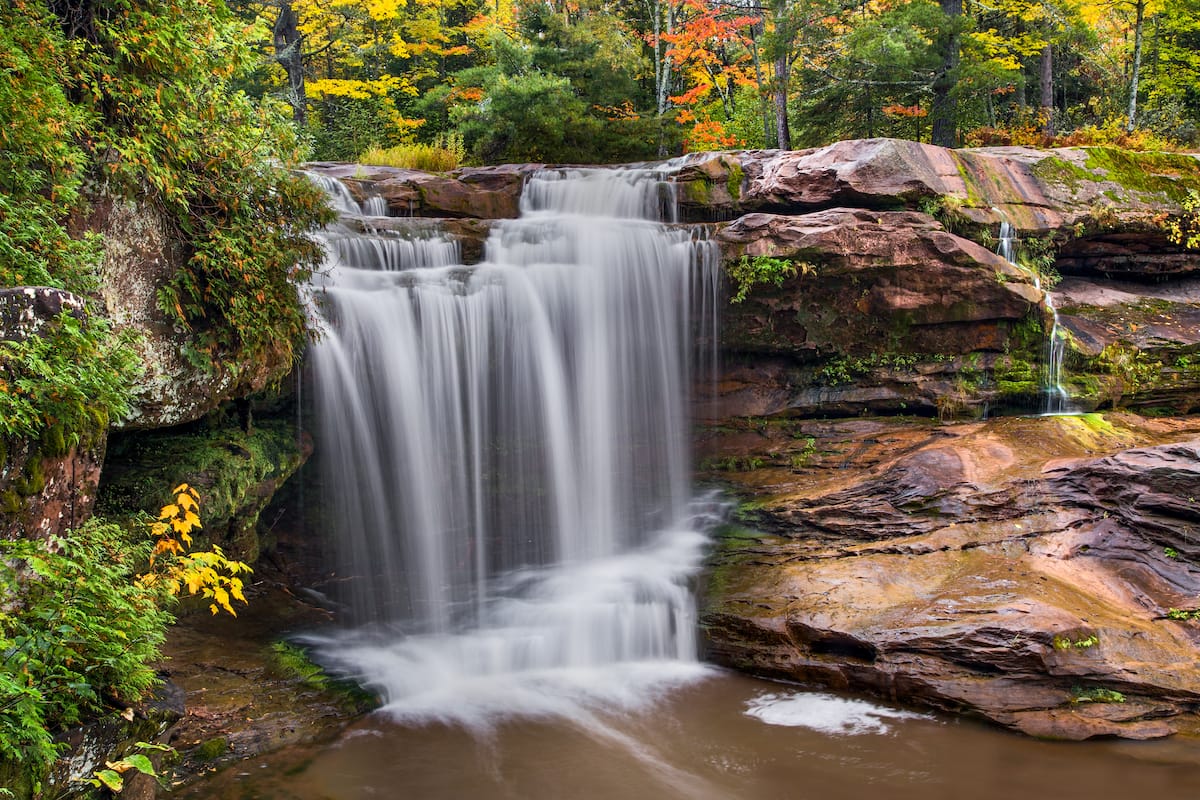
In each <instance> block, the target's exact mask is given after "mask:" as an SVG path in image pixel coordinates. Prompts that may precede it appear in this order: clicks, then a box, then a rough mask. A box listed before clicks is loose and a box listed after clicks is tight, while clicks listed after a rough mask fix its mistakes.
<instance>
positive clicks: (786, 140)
mask: <svg viewBox="0 0 1200 800" xmlns="http://www.w3.org/2000/svg"><path fill="white" fill-rule="evenodd" d="M787 96H788V57H787V53H786V52H784V53H780V54H779V55H777V56H776V57H775V138H776V143H777V144H778V145H779V149H780V150H791V149H792V131H791V128H789V127H788V113H787Z"/></svg>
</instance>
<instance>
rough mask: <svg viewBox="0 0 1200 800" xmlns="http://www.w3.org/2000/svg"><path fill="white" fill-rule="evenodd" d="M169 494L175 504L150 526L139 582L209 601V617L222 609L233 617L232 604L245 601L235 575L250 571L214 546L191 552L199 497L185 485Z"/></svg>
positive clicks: (239, 579)
mask: <svg viewBox="0 0 1200 800" xmlns="http://www.w3.org/2000/svg"><path fill="white" fill-rule="evenodd" d="M171 494H173V495H174V496H175V502H173V503H168V504H167V505H165V506H163V507H162V511H161V512H159V515H158V519H157V520H155V521H154V522H153V523H151V525H150V532H151V534H152V535H153V536H154V549H153V550H152V551H151V554H150V571H148V572H147V573H146V574H144V575H142V576H141V577H140V578H139V581H141V583H142V584H143V585H145V586H148V587H154V586H160V585H161V586H163V587H164V588H165V589H166V590H167V592H168V593H170V594H171V595H173V596H179V595H180V594H182V593H183V591H184V590H185V589H186V590H187V593H188V594H189V595H199V596H201V597H203V598H204V599H206V600H209V601H211V602H210V603H209V606H208V607H209V610H210V611H211V612H212V613H213V614H218V613H220V611H221V610H222V609H223V610H225V611H227V612H229V613H230V614H232V615H233V616H235V617H236V616H237V612H236V611H235V610H234V609H233V605H232V601H234V600H236V601H238V602H241V603H245V602H246V596H245V594H244V593H243V588H244V584H243V582H242V578H240V577H238V576H239V575H245V574H248V573H250V572H252V571H253V570H251V569H250V567H249V566H248V565H246V564H245V563H243V562H241V561H234V560H231V559H229V558H227V557H226V556H225V553H224V552H223V551H222V550H221V548H220V547H217V546H216V545H213V546H212V548H211V549H210V550H204V551H191V550H190V548H191V545H192V531H195V530H198V529H199V528H200V513H199V512H200V503H199V501H200V495H199V493H198V492H197V491H196V490H195V489H193V488H192V487H191V486H189V485H187V484H186V483H182V484H180V485H179V486H176V487H175V488H174V489H172V490H171Z"/></svg>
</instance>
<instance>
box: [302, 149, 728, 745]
mask: <svg viewBox="0 0 1200 800" xmlns="http://www.w3.org/2000/svg"><path fill="white" fill-rule="evenodd" d="M327 188H328V189H329V190H330V191H331V192H332V193H334V196H335V197H337V198H340V199H339V200H338V201H337V202H338V205H339V208H340V209H341V210H342V211H343V213H355V212H359V209H358V208H357V206H356V205H355V206H351V205H350V202H348V201H347V200H346V198H345V197H343V196H342V195H341V194H340V191H339V188H338V187H327ZM670 189H671V187H670V184H669V183H666V182H664V180H663V176H661V175H659V174H656V173H654V172H652V171H646V170H564V171H545V172H542V173H539V174H537V175H535V176H534V177H533V178H532V179H531V180H530V181H529V183H528V185H527V186H526V187H525V190H524V193H523V196H522V200H521V217H520V219H517V220H509V221H502V222H497V223H495V225H494V227H493V229H492V231H491V234H490V236H489V238H488V240H487V242H486V245H485V256H484V260H483V262H482V263H480V264H478V265H475V266H472V267H469V268H468V267H464V266H462V265H461V263H460V262H461V257H460V254H459V251H458V248H457V246H456V245H455V244H454V243H453V242H451V241H450V240H449V239H447V238H446V237H445V236H442V235H440V234H439V233H438V231H437V230H436V229H435V228H431V227H430V226H429V224H428V223H420V222H418V221H414V223H413V225H412V226H408V227H406V228H405V229H404V230H403V231H402V232H401V233H396V232H384V231H372V230H371V229H370V226H369V225H367V226H366V227H367V233H366V234H360V233H355V232H353V231H351V230H350V229H348V228H345V227H342V228H334V229H332V230H331V231H329V232H328V234H327V240H328V247H327V250H328V252H329V265H328V266H329V269H328V271H327V274H326V275H325V276H324V279H323V284H322V286H321V291H320V293H319V307H320V310H321V315H322V318H323V325H324V333H323V335H322V337H321V339H320V341H319V342H318V343H317V345H316V346H314V347H313V348H312V353H311V369H312V374H313V387H314V389H313V395H314V403H315V406H316V410H317V415H318V419H319V431H318V437H317V439H318V441H317V444H318V448H319V451H320V453H321V456H320V457H321V463H322V465H323V468H324V472H323V475H322V482H323V485H324V487H325V491H326V495H327V507H328V508H329V509H330V510H331V512H332V513H331V514H330V519H331V520H332V522H333V525H334V527H335V531H334V538H335V539H336V541H337V542H338V543H339V549H340V560H339V571H340V573H341V574H343V575H346V576H351V577H350V579H349V580H348V581H347V584H346V591H345V592H344V597H343V600H344V601H345V602H346V603H347V604H348V610H349V613H348V616H349V617H350V618H351V619H352V620H353V621H354V622H355V623H356V627H355V628H354V629H353V630H351V631H349V632H346V633H344V634H342V635H339V636H337V637H335V638H334V639H332V640H324V641H318V642H316V643H317V645H318V651H319V652H320V653H321V658H322V659H323V660H324V661H325V662H326V663H327V664H330V665H332V666H333V667H334V668H335V669H338V670H339V671H341V672H344V673H347V674H349V675H352V676H354V677H355V678H357V679H358V680H360V681H362V682H363V683H364V684H366V685H368V686H370V687H372V688H373V689H375V690H377V691H378V692H380V693H381V695H382V696H383V697H384V698H385V702H386V710H387V712H389V713H390V714H391V716H392V717H393V718H396V719H405V720H411V721H420V720H428V719H441V720H446V719H453V720H456V721H458V722H461V723H463V724H466V725H469V726H472V727H476V728H480V729H483V728H486V727H488V726H490V725H491V724H493V722H494V720H495V719H496V718H498V717H504V716H506V715H510V714H521V715H545V714H559V715H563V716H568V717H571V716H576V717H582V716H587V715H588V714H589V713H590V712H589V711H588V709H589V708H591V707H593V706H595V705H597V704H603V705H605V706H606V707H608V706H612V705H614V704H616V705H622V706H636V705H638V704H640V703H642V702H649V701H650V700H651V699H653V698H654V697H656V696H657V694H658V692H659V690H660V689H661V688H663V687H666V686H676V685H680V684H684V683H687V682H688V681H691V680H695V679H697V678H699V677H701V676H703V675H704V674H705V673H706V668H705V667H704V666H703V665H701V664H700V663H699V661H698V659H697V655H698V653H697V642H696V621H695V609H694V603H693V599H692V595H691V591H690V587H689V586H688V581H689V578H690V577H691V576H692V575H694V574H695V572H696V570H697V569H698V568H699V565H700V562H701V559H702V555H703V550H704V547H705V545H706V536H705V531H706V530H707V529H708V528H709V527H711V525H712V523H713V520H714V519H715V516H714V514H715V510H716V509H715V508H714V506H713V504H712V503H711V502H710V501H706V500H705V499H704V498H700V497H697V495H696V493H695V492H694V491H693V489H692V486H691V480H690V475H691V463H690V453H689V448H690V445H689V440H690V434H691V431H690V419H689V411H688V409H689V391H690V386H691V379H692V370H693V362H694V361H695V360H696V358H695V352H694V351H695V348H694V345H693V341H694V339H695V334H696V331H697V329H698V328H699V327H702V326H703V325H704V323H703V321H702V320H699V319H697V318H696V315H695V314H694V313H693V309H695V308H701V307H706V308H709V309H711V308H712V307H713V305H714V303H713V302H712V301H711V298H710V297H709V295H711V293H712V292H713V291H715V287H716V285H717V282H716V274H717V273H716V258H715V250H714V248H713V247H712V246H711V245H710V244H709V243H706V242H704V241H700V240H697V239H696V238H695V237H694V236H693V234H692V233H691V232H689V231H688V230H685V229H682V228H678V227H674V226H671V225H669V224H667V223H670V222H671V221H672V216H671V215H672V214H673V210H674V200H673V196H672V194H671V191H670ZM351 201H352V198H351ZM364 205H366V204H364ZM381 205H382V204H379V203H372V204H371V205H369V206H367V207H366V208H365V209H364V210H365V211H368V212H374V211H378V210H379V208H380V207H381ZM359 213H361V212H359ZM705 297H709V300H708V301H707V302H703V303H701V302H700V300H701V298H705Z"/></svg>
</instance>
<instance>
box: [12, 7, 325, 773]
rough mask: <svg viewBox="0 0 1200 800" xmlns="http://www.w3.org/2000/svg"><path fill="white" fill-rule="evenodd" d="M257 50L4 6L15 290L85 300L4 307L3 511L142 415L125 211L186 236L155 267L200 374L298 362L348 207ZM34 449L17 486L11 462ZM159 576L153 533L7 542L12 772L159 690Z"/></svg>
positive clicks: (98, 528) (204, 33) (109, 528)
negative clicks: (257, 74) (150, 215)
mask: <svg viewBox="0 0 1200 800" xmlns="http://www.w3.org/2000/svg"><path fill="white" fill-rule="evenodd" d="M244 38H245V26H244V25H243V24H242V23H241V22H240V21H239V20H238V19H237V18H236V17H234V16H233V14H232V13H230V11H229V9H228V8H227V6H226V4H225V3H224V2H220V0H215V1H213V0H8V1H7V2H3V3H0V289H11V288H13V287H26V286H43V287H50V288H51V289H55V290H62V291H64V292H69V293H72V294H73V295H75V297H76V298H78V300H76V299H73V298H67V300H69V302H64V303H63V305H64V307H65V308H68V309H69V310H67V311H65V312H64V313H62V314H60V315H58V316H56V317H55V318H53V319H49V320H43V319H37V318H36V315H34V318H33V319H31V318H30V315H28V314H26V313H25V311H26V309H25V308H24V307H23V306H21V305H20V303H22V302H25V298H27V297H32V295H30V294H28V293H25V292H17V293H14V292H9V293H8V295H9V296H10V297H11V298H12V299H13V300H14V302H15V303H16V305H15V306H14V308H16V312H15V313H11V314H6V316H5V319H4V321H3V325H2V326H0V482H2V484H3V485H2V486H0V488H4V489H5V491H4V493H3V502H4V507H3V508H2V509H0V511H4V512H5V513H7V514H12V513H14V511H15V509H14V508H12V507H11V506H19V505H20V503H21V502H22V498H24V497H25V496H27V495H32V494H35V493H37V492H40V491H41V489H42V488H43V486H46V485H48V484H49V480H50V479H49V477H47V476H49V475H50V473H49V471H48V468H46V465H47V464H50V463H51V462H50V461H49V459H50V458H52V457H61V456H64V455H65V454H66V453H67V452H68V451H69V450H70V448H71V447H72V446H74V445H87V446H89V447H91V448H93V449H94V450H95V451H96V452H98V453H102V452H103V445H104V436H105V434H106V432H107V428H108V426H109V423H110V421H112V420H114V419H118V418H120V417H121V416H122V415H123V414H124V413H126V411H127V409H128V407H129V403H130V401H131V395H132V389H133V386H134V382H135V380H136V379H137V377H138V372H139V370H138V361H137V358H136V356H135V355H134V353H135V350H134V347H133V346H134V344H135V343H134V342H132V341H130V340H129V339H128V338H127V335H126V334H123V333H121V332H120V331H118V330H116V329H115V328H114V326H113V325H112V324H110V323H109V321H108V320H107V319H106V314H107V313H108V312H107V309H105V308H104V306H103V304H102V303H101V301H100V300H99V297H100V289H101V286H102V283H103V281H102V278H103V274H104V270H103V266H104V259H105V257H106V251H105V242H104V241H103V240H102V239H101V238H100V237H99V236H98V235H97V234H96V233H94V232H93V231H92V230H90V227H91V226H102V225H103V224H104V216H105V214H106V211H105V209H106V207H107V206H108V205H110V203H108V201H109V200H117V201H127V202H129V203H131V204H133V205H134V206H135V207H136V208H139V209H146V210H152V211H153V212H154V213H155V214H157V215H158V216H160V217H162V218H163V219H165V220H167V221H168V227H169V228H170V231H169V237H168V238H169V241H168V243H167V248H166V251H165V252H161V253H152V254H150V255H149V258H150V259H157V260H158V261H159V262H160V263H164V264H168V265H170V266H171V269H172V270H173V272H172V274H170V275H169V276H168V277H167V279H166V282H165V284H164V285H162V286H160V287H159V293H158V298H157V299H158V304H159V306H160V308H161V310H162V312H163V314H164V315H165V318H166V321H167V322H168V323H169V324H171V325H174V326H175V327H176V328H177V329H178V330H182V331H183V332H184V333H185V334H186V335H185V339H186V341H187V342H188V347H189V350H190V352H189V355H190V356H191V360H192V361H193V362H195V363H196V365H197V366H200V367H208V366H210V365H213V364H216V363H218V362H222V363H224V364H225V365H226V366H228V365H229V364H245V363H253V362H255V361H257V360H261V359H270V360H272V361H273V362H276V363H278V362H283V363H287V362H288V361H290V360H293V359H295V358H298V356H299V353H300V350H301V348H302V347H303V344H304V342H305V339H306V335H307V334H306V327H305V316H304V312H303V308H302V305H301V302H300V298H299V294H298V289H297V287H298V285H299V284H301V283H303V282H304V281H306V280H307V278H308V276H309V275H310V274H311V271H312V269H313V268H314V267H315V266H316V264H317V263H319V259H320V257H321V252H320V249H319V246H318V245H317V244H315V243H314V242H313V240H312V239H311V238H310V236H309V234H310V233H311V232H312V231H313V230H314V229H315V228H316V227H318V226H319V225H321V224H322V223H323V222H325V221H326V220H328V219H329V215H330V212H329V210H328V208H327V206H326V204H325V202H324V197H323V195H322V194H321V192H320V191H319V190H318V189H317V188H316V187H314V186H313V185H311V184H310V183H309V182H308V181H307V180H305V179H304V178H302V177H301V176H298V175H297V174H295V173H294V172H293V171H292V170H291V165H292V164H294V163H295V162H296V160H297V156H298V149H297V139H296V136H295V134H294V132H293V130H292V128H291V126H290V124H289V122H288V120H287V114H286V108H281V107H279V106H276V105H272V104H271V103H269V102H268V103H261V102H258V101H254V100H252V99H250V98H249V97H248V96H247V95H246V94H244V93H243V92H242V91H241V89H240V88H239V87H240V86H241V85H243V81H244V79H245V77H246V75H247V73H248V72H249V71H250V70H252V69H253V67H254V66H255V64H254V59H253V57H252V55H251V53H250V52H249V50H248V49H247V47H246V45H245V43H244ZM281 111H282V112H283V113H281ZM110 257H111V256H110ZM110 288H111V287H110ZM116 291H121V289H117V290H116ZM31 449H32V452H33V455H32V456H30V457H29V458H27V459H26V460H25V462H24V468H23V470H17V469H14V470H11V472H14V473H16V472H19V473H20V474H9V473H10V470H8V469H7V467H8V466H9V465H10V464H9V457H10V456H11V455H12V454H13V453H16V452H18V451H20V452H22V453H26V452H29V451H30V450H31ZM293 458H294V456H293ZM168 485H169V484H168ZM27 533H28V534H30V535H32V530H29V531H27ZM149 559H150V542H149V537H148V536H147V533H146V531H145V527H144V526H143V525H135V526H132V530H131V531H127V530H126V529H123V528H122V527H120V526H118V525H115V524H111V523H104V522H100V521H91V522H87V523H83V524H81V525H78V526H76V527H75V528H74V529H73V530H69V531H66V532H63V533H61V534H60V535H54V536H51V537H50V538H49V539H48V540H38V541H30V540H18V541H16V542H0V596H3V598H4V600H3V603H0V761H5V760H8V761H16V762H20V763H22V764H24V765H25V766H24V768H23V771H24V772H25V773H26V774H30V775H33V774H40V771H41V769H42V767H43V766H44V765H45V763H46V762H48V761H49V760H50V759H52V758H53V757H54V756H55V754H56V753H57V752H58V748H57V746H55V745H54V744H53V737H54V736H56V735H57V734H59V733H61V732H62V730H63V729H64V728H65V727H67V726H70V725H74V724H76V723H79V722H80V721H82V720H84V719H86V718H89V717H91V716H93V715H96V714H99V713H102V712H109V711H114V710H115V711H120V710H122V709H124V708H126V707H127V706H130V705H132V704H133V703H135V702H136V701H137V700H138V699H139V698H140V697H141V696H142V695H143V694H144V693H145V691H146V690H147V689H148V688H149V687H150V686H151V685H152V684H153V683H154V682H155V676H154V674H153V671H152V670H151V669H150V667H149V666H148V665H149V664H150V662H151V661H152V659H153V658H154V657H155V656H156V655H157V650H158V645H159V643H160V642H161V641H162V638H163V634H164V630H165V625H166V624H167V621H168V619H169V616H168V614H167V613H166V612H165V611H163V603H164V601H165V598H164V596H163V590H162V589H156V588H151V587H149V586H148V585H146V584H145V583H142V582H139V581H138V580H136V577H137V576H138V575H142V574H145V573H146V571H147V569H148V563H149ZM160 560H161V559H160Z"/></svg>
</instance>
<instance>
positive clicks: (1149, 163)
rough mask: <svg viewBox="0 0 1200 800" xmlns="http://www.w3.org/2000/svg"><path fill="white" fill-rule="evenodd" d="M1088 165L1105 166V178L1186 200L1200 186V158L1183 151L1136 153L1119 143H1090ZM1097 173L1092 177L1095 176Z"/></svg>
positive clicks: (1139, 190) (1091, 167)
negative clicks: (1094, 145)
mask: <svg viewBox="0 0 1200 800" xmlns="http://www.w3.org/2000/svg"><path fill="white" fill-rule="evenodd" d="M1085 150H1086V152H1087V162H1086V166H1087V168H1088V169H1090V170H1093V172H1095V171H1098V170H1103V175H1102V176H1096V177H1102V179H1103V180H1109V181H1112V182H1113V183H1117V184H1120V185H1121V186H1123V187H1125V188H1127V189H1132V190H1134V191H1138V192H1155V193H1161V194H1165V195H1167V196H1168V197H1170V198H1171V199H1172V200H1177V201H1179V200H1182V199H1183V198H1184V196H1185V195H1186V194H1187V190H1188V189H1196V188H1200V162H1198V161H1197V160H1196V159H1195V158H1192V157H1191V156H1187V155H1183V154H1181V153H1150V152H1147V153H1135V152H1130V151H1128V150H1121V149H1120V148H1116V147H1088V148H1085ZM1096 177H1093V178H1092V180H1095V179H1096Z"/></svg>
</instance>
